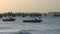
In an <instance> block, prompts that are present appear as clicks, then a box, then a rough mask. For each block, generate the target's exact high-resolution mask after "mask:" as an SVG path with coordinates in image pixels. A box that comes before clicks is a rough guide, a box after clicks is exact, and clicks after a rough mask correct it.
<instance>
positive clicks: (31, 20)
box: [23, 19, 42, 23]
mask: <svg viewBox="0 0 60 34" xmlns="http://www.w3.org/2000/svg"><path fill="white" fill-rule="evenodd" d="M23 22H34V23H36V22H42V20H41V19H40V20H37V19H35V20H23Z"/></svg>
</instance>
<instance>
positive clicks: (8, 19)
mask: <svg viewBox="0 0 60 34" xmlns="http://www.w3.org/2000/svg"><path fill="white" fill-rule="evenodd" d="M15 20H16V19H15V18H12V17H9V18H5V19H3V21H15Z"/></svg>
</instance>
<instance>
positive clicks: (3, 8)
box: [0, 0, 60, 13]
mask: <svg viewBox="0 0 60 34" xmlns="http://www.w3.org/2000/svg"><path fill="white" fill-rule="evenodd" d="M11 11H12V12H25V13H33V12H34V13H47V12H52V11H54V12H60V0H0V13H4V12H11Z"/></svg>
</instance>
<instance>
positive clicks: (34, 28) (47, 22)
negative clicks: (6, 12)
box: [0, 16, 60, 34]
mask: <svg viewBox="0 0 60 34" xmlns="http://www.w3.org/2000/svg"><path fill="white" fill-rule="evenodd" d="M14 18H15V19H16V20H15V21H12V22H10V21H6V22H5V21H3V20H2V19H3V18H0V34H60V17H52V16H51V17H49V16H42V17H36V18H41V20H42V22H39V23H31V22H30V23H24V22H23V20H29V19H34V18H35V17H29V16H28V17H14Z"/></svg>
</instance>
